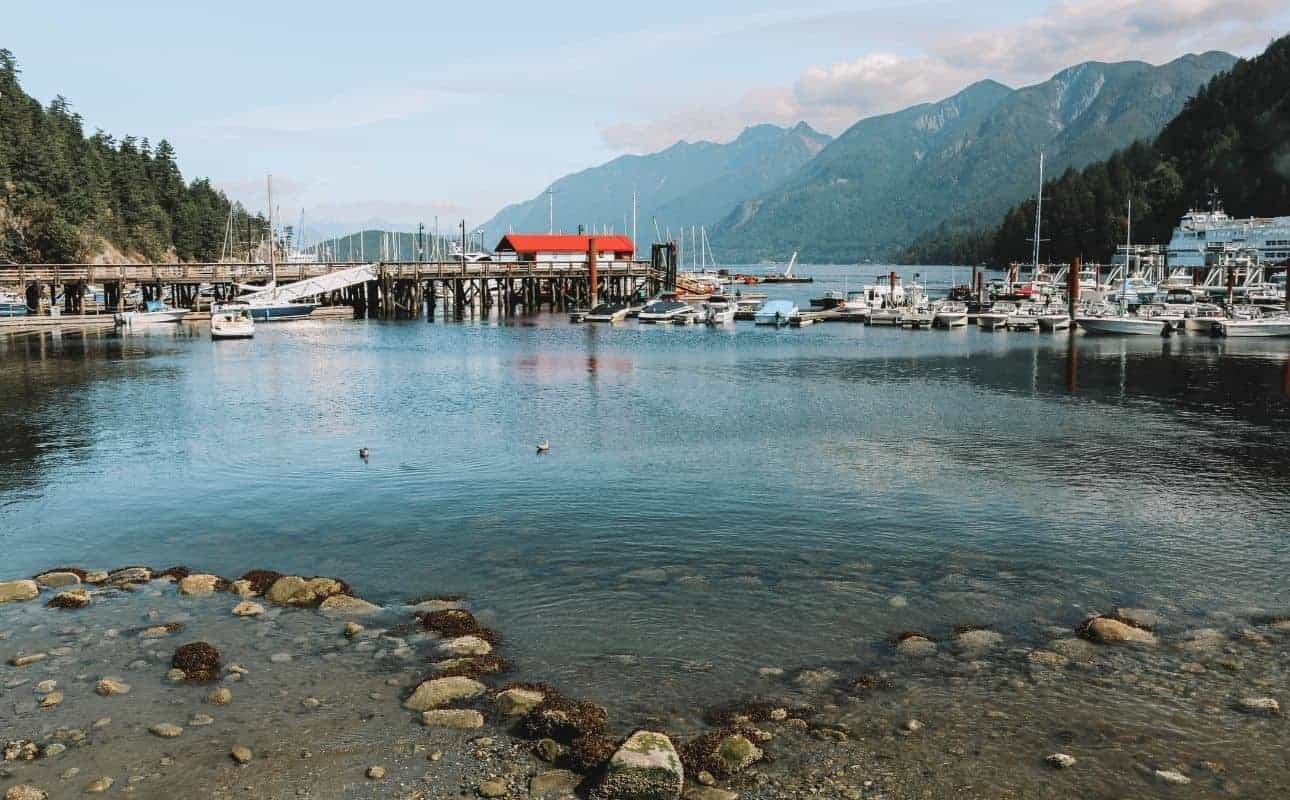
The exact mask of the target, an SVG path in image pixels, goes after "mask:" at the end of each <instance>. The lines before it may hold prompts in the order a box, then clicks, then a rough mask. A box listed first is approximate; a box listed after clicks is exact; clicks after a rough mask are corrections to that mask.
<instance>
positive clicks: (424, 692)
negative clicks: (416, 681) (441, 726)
mask: <svg viewBox="0 0 1290 800" xmlns="http://www.w3.org/2000/svg"><path fill="white" fill-rule="evenodd" d="M487 689H488V687H486V686H484V684H482V683H480V682H479V681H477V680H472V679H471V678H464V677H461V676H460V675H457V676H453V677H451V678H435V679H434V680H429V681H422V682H421V685H420V686H418V687H417V688H416V689H415V690H414V691H413V692H412V694H411V695H410V696H409V697H408V699H407V700H404V701H403V707H404V708H406V709H409V710H411V711H429V710H430V709H432V708H441V707H443V706H446V705H448V704H449V703H455V702H457V701H458V700H470V699H472V698H475V697H478V696H480V695H481V694H483V693H484V692H485V691H487Z"/></svg>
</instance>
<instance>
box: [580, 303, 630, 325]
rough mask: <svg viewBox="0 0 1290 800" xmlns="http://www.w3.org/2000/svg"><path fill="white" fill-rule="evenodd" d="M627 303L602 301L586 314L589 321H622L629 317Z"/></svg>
mask: <svg viewBox="0 0 1290 800" xmlns="http://www.w3.org/2000/svg"><path fill="white" fill-rule="evenodd" d="M627 310H628V307H627V304H626V303H601V304H600V305H598V306H596V307H595V308H593V309H591V310H590V311H588V312H587V314H586V320H587V322H610V323H613V322H622V321H623V320H625V319H627Z"/></svg>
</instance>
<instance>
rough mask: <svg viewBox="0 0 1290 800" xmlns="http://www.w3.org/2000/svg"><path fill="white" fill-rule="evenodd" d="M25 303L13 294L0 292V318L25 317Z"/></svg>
mask: <svg viewBox="0 0 1290 800" xmlns="http://www.w3.org/2000/svg"><path fill="white" fill-rule="evenodd" d="M27 312H28V308H27V301H26V300H24V299H22V298H21V297H19V296H18V295H16V294H14V293H13V292H0V317H25V316H27Z"/></svg>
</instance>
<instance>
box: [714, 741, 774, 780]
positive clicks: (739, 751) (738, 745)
mask: <svg viewBox="0 0 1290 800" xmlns="http://www.w3.org/2000/svg"><path fill="white" fill-rule="evenodd" d="M712 755H713V757H714V758H715V759H716V760H717V761H718V762H719V763H720V764H721V766H722V768H723V769H725V771H726V773H727V774H730V775H734V774H735V773H737V772H741V771H743V770H745V769H747V768H748V767H750V766H752V765H753V764H755V763H757V762H758V761H761V759H762V751H761V748H759V747H757V745H755V744H753V743H752V742H750V741H749V740H748V739H747V737H745V736H742V735H740V734H734V735H732V736H727V737H725V738H724V739H722V740H721V743H720V744H718V745H717V748H716V750H715V751H714V752H713V754H712Z"/></svg>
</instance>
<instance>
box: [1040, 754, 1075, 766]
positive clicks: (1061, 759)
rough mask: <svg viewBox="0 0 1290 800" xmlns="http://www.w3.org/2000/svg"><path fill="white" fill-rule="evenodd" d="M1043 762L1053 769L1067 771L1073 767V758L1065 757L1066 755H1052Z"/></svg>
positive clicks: (1070, 756)
mask: <svg viewBox="0 0 1290 800" xmlns="http://www.w3.org/2000/svg"><path fill="white" fill-rule="evenodd" d="M1044 761H1047V762H1048V765H1049V766H1050V767H1053V768H1054V769H1069V768H1071V767H1073V766H1075V756H1072V755H1067V754H1066V753H1053V754H1052V755H1050V756H1049V757H1048V758H1045V759H1044Z"/></svg>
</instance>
